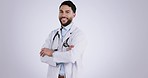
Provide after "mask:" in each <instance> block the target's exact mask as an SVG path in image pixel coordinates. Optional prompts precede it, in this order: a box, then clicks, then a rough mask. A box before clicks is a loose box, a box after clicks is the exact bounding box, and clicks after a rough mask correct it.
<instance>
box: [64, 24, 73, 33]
mask: <svg viewBox="0 0 148 78" xmlns="http://www.w3.org/2000/svg"><path fill="white" fill-rule="evenodd" d="M72 25H73V22H71V23H70V24H69V25H67V26H66V27H63V26H62V27H63V28H62V30H63V29H64V30H65V31H68V30H70V28H71V27H72Z"/></svg>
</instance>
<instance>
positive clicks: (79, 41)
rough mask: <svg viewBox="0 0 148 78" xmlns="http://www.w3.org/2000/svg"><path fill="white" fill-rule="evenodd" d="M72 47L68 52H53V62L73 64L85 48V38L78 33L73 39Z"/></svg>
mask: <svg viewBox="0 0 148 78" xmlns="http://www.w3.org/2000/svg"><path fill="white" fill-rule="evenodd" d="M72 45H74V48H72V50H70V51H66V52H59V51H55V52H54V53H53V60H54V61H55V62H57V63H74V62H75V61H77V60H78V59H80V58H81V57H82V55H83V52H84V49H85V47H86V38H85V36H84V35H83V34H82V33H79V34H78V35H77V36H75V37H73V40H72Z"/></svg>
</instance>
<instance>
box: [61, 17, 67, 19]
mask: <svg viewBox="0 0 148 78" xmlns="http://www.w3.org/2000/svg"><path fill="white" fill-rule="evenodd" d="M62 18H66V19H68V18H67V17H61V18H60V19H62Z"/></svg>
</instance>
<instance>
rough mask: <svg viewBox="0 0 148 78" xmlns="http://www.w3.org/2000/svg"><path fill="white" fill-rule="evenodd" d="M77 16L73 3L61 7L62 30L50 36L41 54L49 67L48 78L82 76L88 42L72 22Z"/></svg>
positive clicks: (65, 3) (55, 31)
mask: <svg viewBox="0 0 148 78" xmlns="http://www.w3.org/2000/svg"><path fill="white" fill-rule="evenodd" d="M75 16H76V6H75V5H74V4H73V2H71V1H64V2H63V3H62V4H61V5H60V7H59V21H60V23H61V28H58V29H56V30H53V31H52V32H51V33H50V34H49V37H48V38H47V40H46V41H45V43H44V45H43V47H42V49H41V52H40V56H41V61H42V62H44V63H47V64H48V65H49V66H48V74H47V77H48V78H80V76H81V73H82V72H81V68H82V67H81V66H82V56H83V52H84V49H85V46H86V40H85V37H84V35H83V33H82V31H81V30H80V29H79V28H78V27H76V26H75V25H74V23H73V22H72V21H73V18H74V17H75ZM81 78H82V77H81Z"/></svg>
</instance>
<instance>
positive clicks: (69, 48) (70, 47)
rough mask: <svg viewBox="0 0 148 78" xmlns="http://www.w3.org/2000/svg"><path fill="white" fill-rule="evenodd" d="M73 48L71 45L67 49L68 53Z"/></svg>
mask: <svg viewBox="0 0 148 78" xmlns="http://www.w3.org/2000/svg"><path fill="white" fill-rule="evenodd" d="M72 48H74V45H69V47H68V48H67V49H66V51H69V50H71V49H72Z"/></svg>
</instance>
